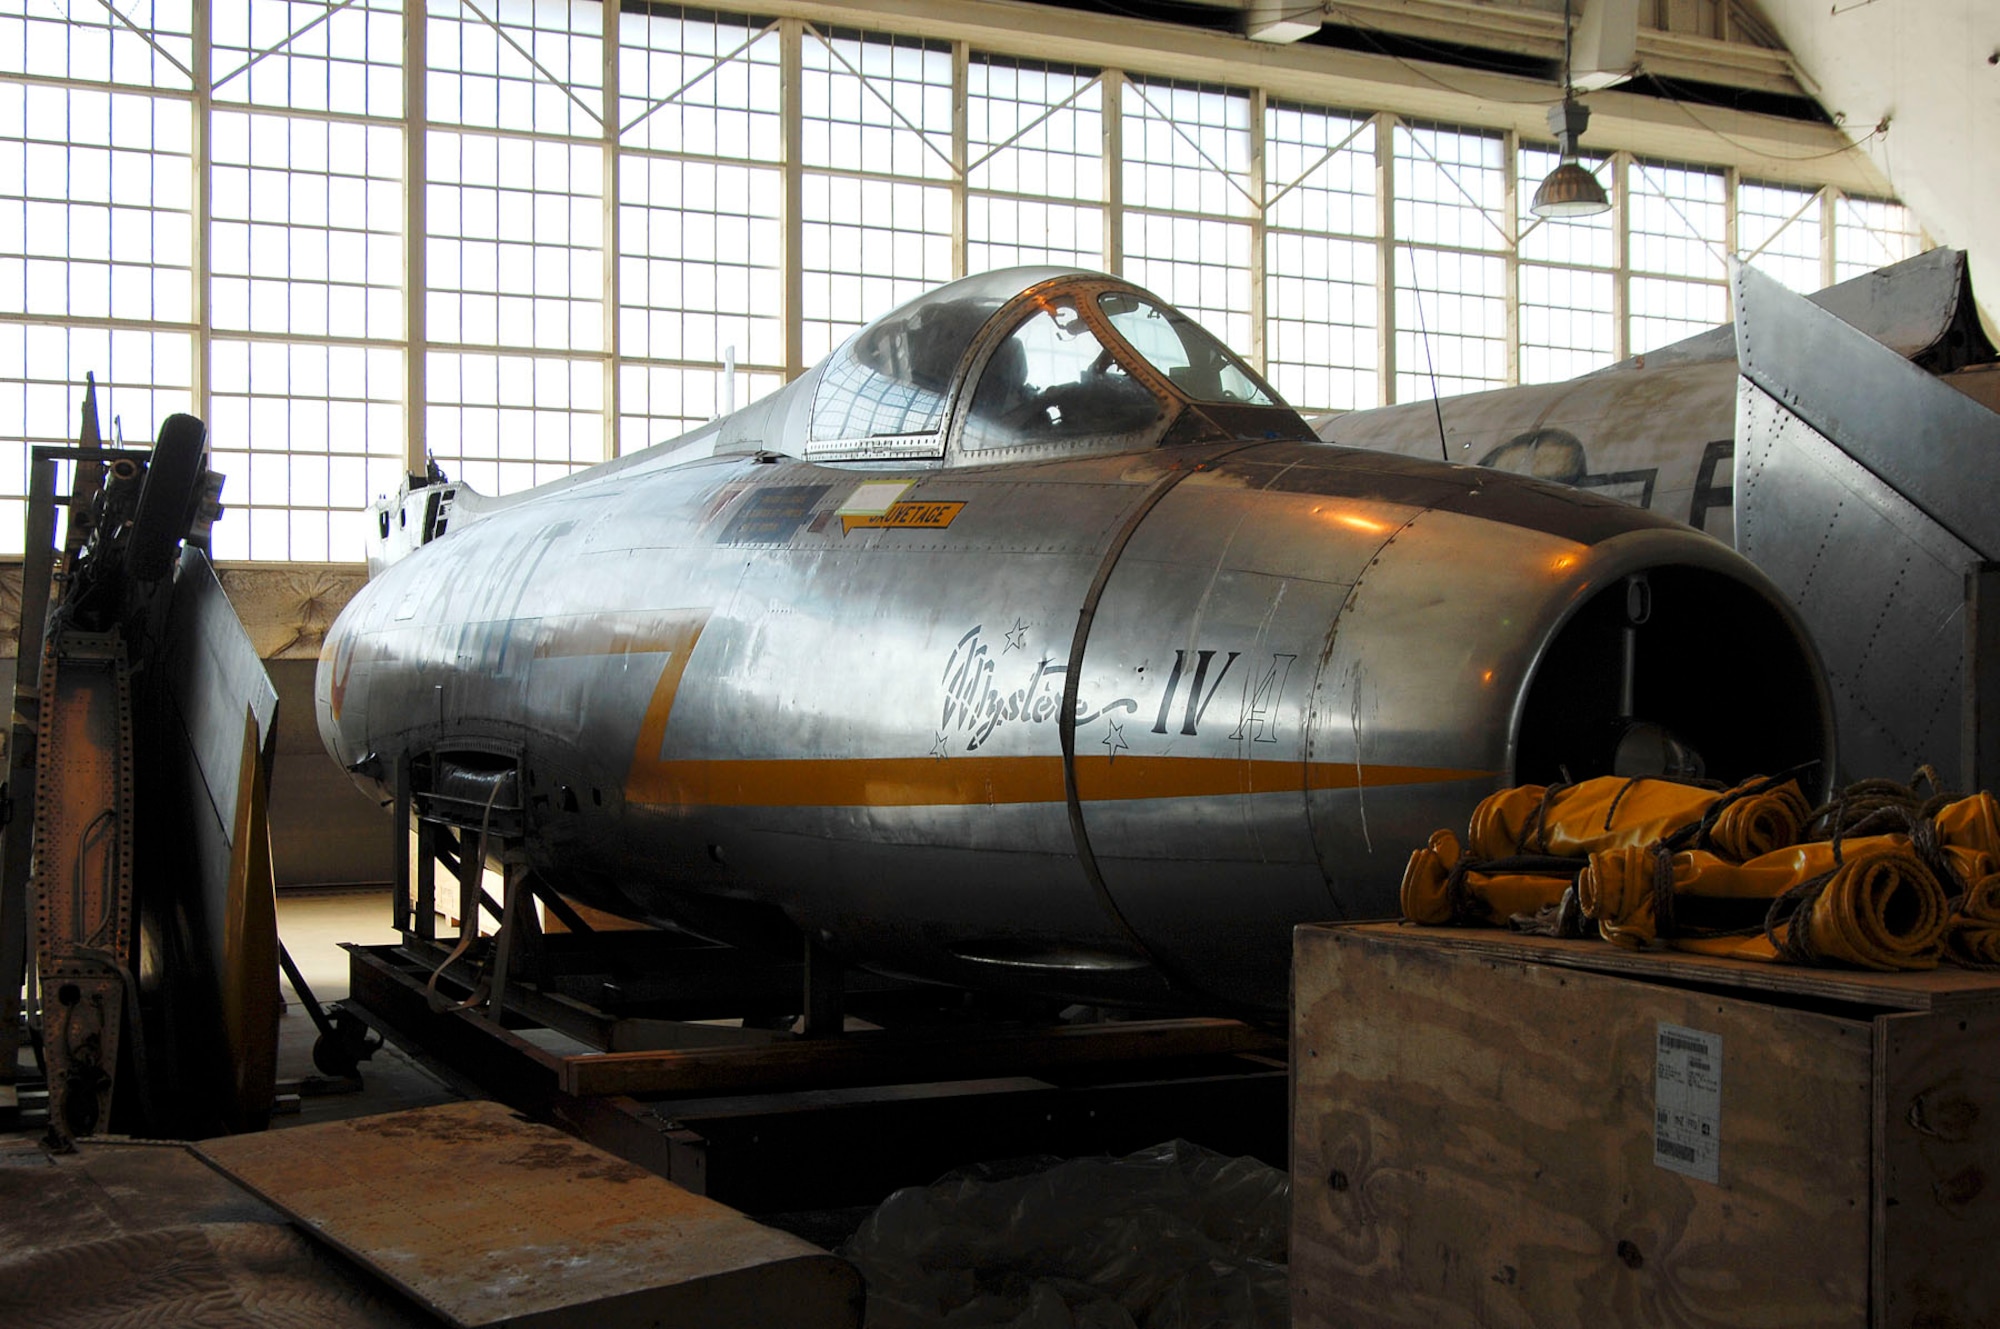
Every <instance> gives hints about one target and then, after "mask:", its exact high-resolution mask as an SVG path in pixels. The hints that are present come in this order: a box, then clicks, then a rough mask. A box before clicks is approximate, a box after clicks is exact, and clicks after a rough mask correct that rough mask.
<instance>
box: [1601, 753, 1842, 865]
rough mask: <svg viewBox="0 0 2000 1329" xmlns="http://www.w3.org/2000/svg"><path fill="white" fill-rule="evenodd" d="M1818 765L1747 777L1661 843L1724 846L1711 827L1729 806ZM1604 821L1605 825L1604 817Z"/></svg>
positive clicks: (1802, 801) (1803, 822)
mask: <svg viewBox="0 0 2000 1329" xmlns="http://www.w3.org/2000/svg"><path fill="white" fill-rule="evenodd" d="M1818 765H1819V762H1818V761H1805V762H1800V763H1799V764H1798V765H1796V766H1794V767H1792V768H1791V769H1790V770H1784V771H1779V772H1778V773H1777V774H1776V775H1767V776H1765V777H1764V778H1763V779H1761V780H1751V781H1749V782H1748V783H1746V784H1743V785H1739V786H1738V787H1736V788H1734V789H1731V790H1729V791H1728V792H1727V793H1725V794H1723V796H1722V797H1721V798H1718V799H1716V800H1715V802H1713V803H1711V804H1710V805H1709V807H1708V810H1707V811H1705V812H1703V813H1702V815H1701V817H1700V819H1699V820H1696V821H1693V822H1690V823H1689V824H1687V825H1686V826H1683V827H1681V828H1680V829H1679V830H1677V831H1675V832H1674V833H1673V834H1671V835H1669V836H1667V837H1666V838H1665V840H1664V841H1663V843H1664V844H1666V845H1667V846H1668V848H1669V850H1670V851H1676V850H1681V849H1706V850H1709V851H1711V852H1715V851H1718V850H1722V849H1724V847H1723V846H1719V845H1717V844H1716V842H1715V828H1716V826H1717V825H1718V824H1719V823H1720V822H1721V821H1722V819H1723V817H1724V816H1725V815H1726V814H1727V813H1728V812H1729V810H1730V809H1731V808H1733V807H1735V806H1736V805H1737V804H1738V803H1741V802H1743V801H1744V800H1745V799H1749V798H1760V797H1762V796H1763V795H1765V794H1768V793H1770V792H1772V791H1773V790H1776V789H1782V788H1784V786H1785V785H1787V784H1791V783H1794V782H1796V781H1797V780H1799V779H1800V778H1802V777H1803V776H1805V775H1806V774H1807V773H1808V772H1809V771H1811V770H1813V769H1814V768H1815V767H1817V766H1818ZM1706 783H1708V782H1704V784H1706ZM1619 796H1620V797H1621V798H1622V797H1623V796H1624V794H1623V792H1622V791H1621V792H1620V795H1619ZM1795 806H1797V807H1798V808H1800V809H1801V810H1803V809H1804V807H1805V799H1804V798H1803V797H1802V796H1801V797H1799V798H1798V800H1797V803H1796V804H1795ZM1810 815H1811V814H1810V813H1807V817H1809V816H1810ZM1606 822H1607V824H1609V817H1608V816H1607V818H1606ZM1807 824H1808V823H1807V821H1806V819H1805V818H1801V820H1800V828H1801V829H1803V828H1804V827H1805V825H1807ZM1773 847H1777V846H1773Z"/></svg>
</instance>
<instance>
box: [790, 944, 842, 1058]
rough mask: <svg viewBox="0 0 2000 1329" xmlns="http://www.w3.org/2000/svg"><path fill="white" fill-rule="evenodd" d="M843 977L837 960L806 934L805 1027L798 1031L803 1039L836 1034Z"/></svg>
mask: <svg viewBox="0 0 2000 1329" xmlns="http://www.w3.org/2000/svg"><path fill="white" fill-rule="evenodd" d="M844 977H845V966H844V965H842V964H841V962H840V960H839V958H838V957H837V956H835V955H834V953H833V952H832V951H830V950H828V949H827V948H826V947H825V946H824V945H823V944H821V942H820V941H819V940H818V938H816V937H814V936H813V935H812V934H811V933H807V934H806V1010H805V1027H804V1028H803V1029H802V1030H801V1031H800V1032H801V1033H803V1034H804V1035H805V1036H806V1037H807V1038H830V1037H832V1036H834V1035H837V1034H839V1033H840V1031H841V1028H842V1025H843V1022H844V1021H845V1019H846V1012H845V1010H844V1005H845V997H846V995H847V994H846V989H845V987H844V986H843V982H842V980H843V978H844Z"/></svg>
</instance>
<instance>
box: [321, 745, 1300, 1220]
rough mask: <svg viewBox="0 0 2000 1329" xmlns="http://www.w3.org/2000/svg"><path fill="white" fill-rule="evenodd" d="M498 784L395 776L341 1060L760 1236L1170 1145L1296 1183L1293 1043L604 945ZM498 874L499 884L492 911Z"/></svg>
mask: <svg viewBox="0 0 2000 1329" xmlns="http://www.w3.org/2000/svg"><path fill="white" fill-rule="evenodd" d="M482 778H484V777H482ZM490 778H491V779H492V781H493V783H491V784H487V785H484V786H481V787H483V788H484V790H485V792H484V793H483V794H481V793H480V790H479V787H474V788H471V789H467V788H464V787H456V788H453V787H448V785H449V782H448V781H441V780H439V779H438V777H437V773H436V772H426V771H418V772H415V773H413V772H412V771H411V770H410V769H409V767H408V764H407V763H405V764H404V765H403V766H402V767H400V768H399V769H398V770H397V771H396V773H395V779H394V785H393V787H394V789H395V812H396V816H395V819H394V820H395V825H396V827H397V835H396V855H395V859H396V871H397V876H398V881H397V887H396V891H395V898H394V922H395V926H396V928H397V930H398V931H399V932H400V933H401V935H402V940H401V942H400V943H397V944H393V945H380V946H361V945H350V946H348V947H347V950H348V955H349V968H350V993H351V995H350V997H349V999H348V1001H347V1002H345V1003H343V1004H342V1006H341V1007H340V1008H339V1009H338V1010H337V1012H336V1014H335V1017H334V1018H335V1022H336V1024H337V1025H338V1026H340V1027H341V1028H342V1029H343V1030H344V1031H345V1032H346V1036H347V1037H348V1038H349V1039H358V1038H360V1037H361V1036H362V1032H361V1030H362V1025H363V1023H364V1022H365V1025H366V1026H368V1027H372V1028H373V1029H375V1030H377V1031H379V1032H380V1033H381V1034H382V1035H383V1036H385V1037H387V1038H389V1039H390V1040H392V1041H394V1042H395V1043H396V1044H397V1045H398V1046H399V1047H401V1048H403V1049H404V1050H406V1051H407V1052H409V1053H410V1054H411V1055H413V1056H415V1057H416V1058H418V1059H419V1060H420V1061H422V1062H424V1063H425V1064H426V1065H428V1066H430V1067H432V1068H433V1069H434V1070H437V1071H439V1072H440V1073H441V1074H443V1075H445V1076H446V1078H447V1079H449V1080H451V1081H452V1082H454V1083H456V1084H458V1085H459V1086H460V1087H461V1088H464V1089H467V1090H472V1091H476V1092H479V1093H482V1094H485V1095H488V1096H491V1097H493V1098H496V1099H499V1100H500V1101H502V1102H504V1103H507V1104H508V1105H510V1106H512V1107H514V1108H516V1109H518V1110H521V1111H523V1112H525V1113H527V1114H529V1115H530V1116H533V1117H536V1118H538V1119H541V1120H544V1121H548V1122H551V1123H553V1124H556V1125H560V1126H563V1127H565V1128H566V1129H568V1130H570V1131H572V1132H574V1133H575V1134H577V1135H579V1136H581V1137H582V1138H584V1139H586V1140H588V1141H590V1142H591V1143H593V1144H596V1145H598V1146H600V1147H602V1148H605V1149H608V1150H610V1151H612V1152H614V1153H617V1154H619V1155H621V1156H623V1157H625V1158H627V1159H630V1160H631V1161H633V1162H636V1163H639V1164H640V1165H642V1166H645V1167H647V1168H650V1169H651V1170H653V1171H655V1172H657V1173H659V1174H660V1175H662V1176H665V1177H667V1178H668V1179H669V1180H671V1181H673V1182H675V1183H677V1184H679V1185H681V1186H684V1187H686V1188H688V1189H689V1190H692V1191H694V1192H696V1193H697V1194H703V1195H707V1196H710V1197H711V1198H714V1199H717V1200H720V1201H721V1202H723V1203H725V1204H728V1205H731V1206H733V1207H735V1208H738V1209H742V1210H745V1211H747V1212H750V1213H753V1214H754V1213H764V1214H770V1213H781V1212H789V1211H797V1210H808V1209H825V1208H833V1207H840V1206H849V1205H859V1204H872V1203H874V1202H876V1201H878V1200H880V1199H881V1198H883V1197H884V1196H885V1195H887V1194H888V1192H889V1191H890V1190H892V1189H894V1188H895V1187H897V1186H902V1185H912V1184H916V1185H921V1184H925V1183H928V1182H930V1181H932V1180H935V1179H936V1178H937V1177H938V1176H939V1175H940V1174H942V1173H944V1172H946V1171H948V1170H950V1169H951V1168H953V1167H957V1166H961V1165H965V1164H969V1163H975V1162H981V1161H990V1160H998V1159H1009V1158H1020V1157H1025V1156H1029V1155H1045V1154H1053V1155H1062V1156H1076V1155H1083V1154H1093V1153H1123V1152H1129V1151H1130V1150H1133V1149H1138V1148H1143V1147H1145V1146H1147V1145H1150V1144H1156V1143H1159V1142H1160V1141H1162V1140H1167V1139H1171V1138H1175V1137H1182V1138H1186V1139H1189V1140H1193V1141H1195V1142H1196V1143H1199V1144H1202V1145H1205V1146H1207V1147H1209V1148H1212V1149H1216V1150H1219V1151H1222V1152H1224V1153H1229V1154H1252V1155H1255V1156H1257V1157H1260V1158H1262V1159H1264V1160H1265V1161H1267V1162H1270V1163H1272V1164H1274V1165H1276V1166H1280V1167H1282V1166H1283V1165H1284V1160H1285V1149H1286V1073H1285V1060H1284V1057H1285V1041H1284V1035H1283V1033H1282V1032H1281V1031H1276V1030H1268V1029H1260V1028H1257V1027H1254V1026H1252V1025H1249V1024H1244V1023H1241V1022H1239V1021H1236V1020H1230V1019H1212V1018H1192V1019H1190V1018H1182V1019H1132V1020H1123V1019H1108V1020H1107V1019H1103V1018H1101V1017H1097V1018H1093V1019H1091V1020H1089V1021H1088V1022H1083V1023H1076V1022H1067V1023H1066V1022H1064V1021H1063V1020H1061V1019H1060V1018H1057V1016H1056V1013H1055V1010H1054V1007H1053V1006H1052V1005H1051V1006H1045V1007H1044V1008H1042V1009H1038V1010H1029V1009H1025V1008H1023V1007H1021V1006H1019V1005H1010V1004H1007V1003H1004V1002H1002V1001H1000V1000H998V999H995V998H991V997H983V996H980V995H978V994H974V993H970V992H966V991H962V990H959V989H952V988H943V987H938V986H933V985H926V984H915V983H906V982H899V981H896V980H892V979H887V978H882V977H879V976H876V975H873V974H869V973H865V972H862V971H859V970H843V969H842V968H841V967H840V965H839V964H838V963H837V961H835V960H834V959H833V957H831V956H830V955H828V954H827V953H826V952H824V951H823V950H820V949H819V948H818V947H816V946H814V945H812V944H811V942H810V941H808V942H807V943H806V944H805V946H804V953H803V954H802V955H801V956H800V958H799V959H798V960H796V961H786V960H780V959H773V958H770V957H768V956H764V955H760V954H753V953H750V952H747V951H743V950H739V949H736V948H733V947H728V946H722V945H718V944H715V943H712V942H709V941H707V940H705V939H702V938H698V937H694V936H691V935H688V934H685V933H678V932H671V931H666V930H663V929H657V928H643V929H638V930H624V929H615V924H614V926H613V927H606V926H603V924H605V923H606V922H607V920H605V919H604V918H603V917H602V916H601V915H599V916H594V917H596V918H597V920H598V922H597V923H596V924H593V922H592V921H591V917H592V916H586V911H579V910H578V909H577V908H575V907H574V906H573V905H572V904H571V903H570V902H569V901H567V900H565V899H564V898H563V897H562V896H560V895H558V894H557V893H556V892H554V891H553V890H551V889H549V888H548V887H547V886H546V885H545V884H544V883H543V882H541V881H540V880H539V879H537V878H536V877H535V876H534V874H533V873H532V872H531V871H530V870H528V869H527V868H525V867H523V866H520V865H518V864H516V863H512V862H510V861H509V855H508V854H507V852H506V832H507V831H508V830H509V829H511V828H512V825H517V824H518V821H517V818H518V808H517V806H516V805H515V804H516V800H515V799H514V797H513V792H512V789H511V788H510V787H509V783H508V781H509V779H510V773H508V772H504V771H496V772H492V773H490ZM462 784H463V782H462V781H461V785H462ZM413 824H414V833H412V832H411V830H410V829H408V828H411V827H412V825H413ZM482 831H483V834H482ZM482 840H484V841H485V844H486V846H487V847H488V848H489V849H495V850H496V852H493V853H490V854H489V853H488V852H484V851H482V848H481V844H482ZM489 859H498V860H499V861H501V862H502V863H506V864H507V866H506V868H505V870H504V872H503V873H502V874H501V877H502V883H503V884H502V886H501V889H500V895H501V898H499V899H495V898H494V893H493V891H491V890H489V889H488V888H487V885H486V882H487V869H486V864H487V862H488V861H489ZM440 873H442V874H443V875H444V876H445V877H446V878H447V880H448V881H450V882H455V884H456V886H457V890H456V892H455V894H454V895H453V897H452V898H453V899H454V900H455V901H456V907H446V905H445V902H444V901H443V900H441V898H440V893H439V876H440ZM544 914H546V917H547V919H548V920H549V922H548V925H547V926H546V927H545V926H544V924H543V917H544ZM441 918H442V919H443V921H444V922H445V923H446V924H447V926H448V925H449V924H450V923H452V922H453V921H455V922H456V923H457V934H456V936H455V937H454V936H453V935H451V934H450V933H449V932H446V933H445V934H444V935H440V931H441V930H440V926H439V924H440V920H441ZM482 919H484V920H485V921H484V923H483V924H482V922H481V920H482ZM614 929H615V930H614ZM482 934H483V935H482Z"/></svg>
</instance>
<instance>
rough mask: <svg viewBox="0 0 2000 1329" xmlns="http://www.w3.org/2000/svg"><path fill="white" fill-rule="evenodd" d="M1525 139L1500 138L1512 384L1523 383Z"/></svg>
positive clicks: (1508, 364) (1504, 287)
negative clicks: (1522, 284)
mask: <svg viewBox="0 0 2000 1329" xmlns="http://www.w3.org/2000/svg"><path fill="white" fill-rule="evenodd" d="M1520 190H1521V136H1520V135H1519V134H1517V133H1515V132H1514V131H1513V130H1511V129H1510V130H1508V131H1507V132H1506V133H1504V134H1502V135H1501V136H1500V207H1501V209H1502V213H1501V215H1502V218H1503V221H1504V223H1505V226H1506V237H1505V238H1506V250H1505V253H1504V256H1503V258H1504V265H1505V271H1504V273H1503V276H1502V280H1501V287H1500V290H1501V296H1502V300H1501V304H1502V307H1503V310H1504V313H1503V317H1504V319H1505V324H1504V326H1505V328H1506V333H1505V335H1506V342H1507V360H1506V375H1507V382H1508V383H1510V384H1514V383H1519V382H1520V381H1521V203H1520Z"/></svg>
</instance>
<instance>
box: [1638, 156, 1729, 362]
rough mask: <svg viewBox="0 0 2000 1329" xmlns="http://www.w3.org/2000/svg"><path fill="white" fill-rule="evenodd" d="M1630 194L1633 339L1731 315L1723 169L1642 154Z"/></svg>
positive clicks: (1650, 338) (1680, 332)
mask: <svg viewBox="0 0 2000 1329" xmlns="http://www.w3.org/2000/svg"><path fill="white" fill-rule="evenodd" d="M1626 196H1627V198H1628V199H1629V200H1630V207H1631V213H1632V215H1631V220H1630V223H1629V224H1630V240H1629V244H1630V246H1631V272H1632V275H1631V286H1630V291H1631V295H1630V305H1631V320H1632V324H1631V334H1630V335H1631V342H1630V347H1629V349H1630V350H1631V351H1632V352H1633V353H1639V352H1644V351H1650V350H1653V349H1654V348H1655V347H1659V346H1665V345H1668V344H1669V343H1671V342H1677V341H1679V340H1680V339H1681V338H1683V337H1692V336H1693V335H1694V334H1695V333H1697V332H1705V331H1707V330H1708V329H1709V328H1712V327H1714V326H1715V325H1716V324H1718V323H1726V322H1728V321H1729V265H1728V260H1727V257H1726V254H1725V241H1724V239H1723V236H1724V234H1725V232H1724V226H1725V223H1726V220H1727V217H1726V212H1727V208H1728V197H1729V192H1728V189H1727V187H1726V185H1725V179H1724V176H1723V174H1722V172H1721V171H1704V170H1700V169H1697V168H1695V167H1688V166H1676V165H1673V164H1671V163H1667V162H1650V161H1635V162H1633V163H1632V164H1631V168H1630V169H1629V171H1628V172H1627V174H1626Z"/></svg>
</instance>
